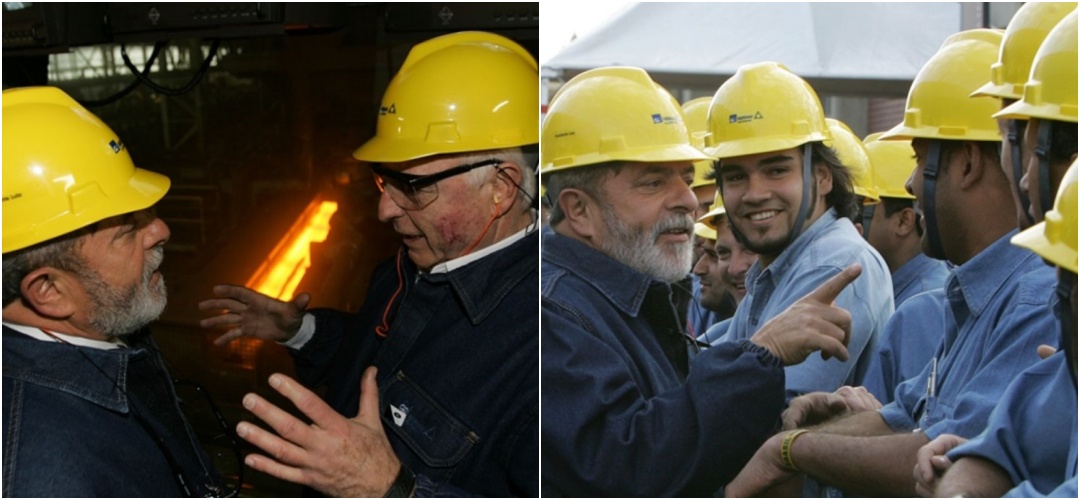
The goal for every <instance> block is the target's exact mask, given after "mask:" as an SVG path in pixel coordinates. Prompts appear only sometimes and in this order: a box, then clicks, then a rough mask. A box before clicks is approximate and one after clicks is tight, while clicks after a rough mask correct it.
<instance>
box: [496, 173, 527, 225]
mask: <svg viewBox="0 0 1080 500" xmlns="http://www.w3.org/2000/svg"><path fill="white" fill-rule="evenodd" d="M495 168H496V169H498V170H496V171H495V179H494V181H493V185H492V193H491V200H492V203H493V205H494V206H495V208H494V209H495V210H496V212H497V213H499V214H504V213H506V212H507V211H509V207H512V206H513V205H514V203H513V202H514V200H516V199H517V195H518V189H519V188H518V186H521V180H522V175H523V173H522V170H521V166H520V165H518V164H516V163H514V162H511V161H504V162H502V163H500V164H499V165H497V166H496V167H495ZM507 201H509V202H510V203H507Z"/></svg>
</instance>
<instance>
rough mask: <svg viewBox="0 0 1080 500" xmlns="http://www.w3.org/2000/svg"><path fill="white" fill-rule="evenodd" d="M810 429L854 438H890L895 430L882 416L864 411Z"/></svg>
mask: <svg viewBox="0 0 1080 500" xmlns="http://www.w3.org/2000/svg"><path fill="white" fill-rule="evenodd" d="M810 429H811V430H813V431H814V432H818V433H821V434H834V435H839V436H852V437H860V436H861V437H871V436H888V435H891V434H893V430H892V429H890V428H889V425H888V424H886V423H885V420H884V419H883V418H881V414H880V413H878V412H876V411H863V412H859V413H855V414H853V415H848V416H845V417H841V418H836V419H833V420H829V421H827V422H824V423H822V424H820V425H817V426H814V427H812V428H810Z"/></svg>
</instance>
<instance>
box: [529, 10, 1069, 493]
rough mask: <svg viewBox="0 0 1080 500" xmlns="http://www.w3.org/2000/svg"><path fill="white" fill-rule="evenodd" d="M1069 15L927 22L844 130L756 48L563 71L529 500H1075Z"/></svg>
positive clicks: (550, 171)
mask: <svg viewBox="0 0 1080 500" xmlns="http://www.w3.org/2000/svg"><path fill="white" fill-rule="evenodd" d="M1075 7H1076V4H1075V3H1071V4H1062V3H1056V4H1055V3H1028V4H1025V5H1024V6H1023V7H1021V8H1020V9H1019V11H1018V12H1017V14H1016V16H1015V17H1014V18H1013V19H1012V21H1011V22H1010V24H1009V25H1008V27H1007V29H1006V30H1004V31H1000V30H991V29H975V30H969V31H963V32H960V33H957V34H955V35H953V36H951V37H949V38H948V39H947V40H946V41H945V42H944V44H943V45H942V46H941V48H940V49H939V50H938V52H937V53H936V54H935V55H934V56H933V57H932V58H931V59H930V60H929V61H928V62H927V63H926V64H925V65H924V66H923V68H922V69H921V70H920V71H919V73H918V75H917V76H916V78H915V80H914V82H913V84H912V86H911V87H910V90H909V93H908V96H907V103H906V109H905V112H904V117H903V121H902V123H900V124H898V125H896V126H895V127H893V128H892V129H890V130H886V131H884V132H882V133H874V134H871V135H869V136H868V137H866V138H865V139H859V138H858V137H857V136H855V135H854V134H853V133H852V131H851V130H850V129H849V128H848V127H847V126H846V125H845V124H843V123H842V122H839V121H837V120H834V119H831V118H826V117H825V113H824V111H823V109H822V106H821V103H820V101H819V98H818V96H817V94H816V93H815V91H814V90H813V89H812V88H811V86H810V85H809V84H807V83H806V81H804V80H803V79H802V78H800V77H799V76H797V75H795V74H793V73H792V72H790V71H789V70H787V69H786V68H785V67H784V66H782V65H780V64H777V63H771V62H763V63H758V64H749V65H745V66H742V67H741V68H739V70H738V71H737V72H736V73H735V75H734V76H733V77H731V78H730V79H728V80H727V81H725V82H724V83H723V84H722V85H721V86H720V87H719V89H718V90H716V92H715V94H714V95H713V96H712V97H711V98H703V99H699V100H693V101H689V102H687V103H685V104H684V105H683V106H681V107H680V106H679V104H678V103H677V102H676V101H675V100H674V99H673V98H672V96H671V94H670V93H668V92H667V91H666V90H665V89H663V88H662V87H660V86H659V85H658V84H656V83H655V82H654V81H653V80H652V79H651V78H650V76H649V75H648V74H647V73H646V72H645V71H643V70H641V69H637V68H631V67H605V68H597V69H593V70H589V71H585V72H584V73H581V74H580V75H578V76H576V77H574V78H573V79H571V80H570V81H568V82H567V83H566V84H565V85H564V86H563V87H562V88H561V89H560V90H559V91H558V92H557V93H556V94H555V96H554V97H553V98H552V99H551V103H550V105H549V108H548V114H547V116H546V119H545V120H544V123H543V126H542V130H541V167H540V169H541V175H542V176H543V185H544V188H545V200H544V201H545V202H546V205H545V208H546V210H547V212H546V213H547V214H548V215H547V218H548V224H549V226H548V227H547V228H545V230H544V234H543V235H542V240H543V241H542V250H541V259H542V265H541V315H542V320H541V339H542V341H541V387H542V391H541V412H542V416H541V446H540V449H541V454H542V458H541V487H540V489H541V493H542V495H544V496H675V495H690V496H709V495H715V494H724V495H727V496H753V495H764V496H804V495H805V496H819V495H820V496H842V495H856V496H915V495H916V494H918V495H923V496H956V495H960V496H982V497H988V496H1002V495H1005V496H1022V497H1030V496H1066V497H1076V495H1077V440H1076V433H1077V431H1076V430H1077V420H1076V408H1077V399H1076V338H1077V333H1076V326H1075V323H1076V287H1077V278H1076V271H1077V242H1076V227H1077V220H1076V218H1077V213H1076V212H1077V208H1076V196H1077V181H1076V164H1075V163H1076V151H1077V130H1076V123H1077V112H1076V109H1077V108H1076V105H1077V66H1076V60H1077V14H1076V11H1075ZM988 77H989V78H988ZM988 80H989V82H988ZM1053 193H1057V195H1056V197H1055V196H1054V194H1053ZM710 198H711V199H713V200H714V201H713V202H712V204H711V205H710V206H708V207H706V206H705V204H706V203H707V201H705V200H708V199H710ZM691 272H692V278H691V277H688V273H691Z"/></svg>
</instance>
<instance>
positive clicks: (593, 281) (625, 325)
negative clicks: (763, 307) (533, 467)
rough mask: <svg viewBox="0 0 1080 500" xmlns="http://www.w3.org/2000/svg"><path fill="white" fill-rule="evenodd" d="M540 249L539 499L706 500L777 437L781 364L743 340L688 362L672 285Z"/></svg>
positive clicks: (587, 252) (548, 237) (608, 262)
mask: <svg viewBox="0 0 1080 500" xmlns="http://www.w3.org/2000/svg"><path fill="white" fill-rule="evenodd" d="M543 243H544V245H543V250H542V254H543V262H544V267H543V272H542V281H541V314H542V318H543V319H542V321H541V336H542V338H543V342H542V344H543V345H542V348H543V350H542V352H541V361H540V363H541V384H542V385H543V388H544V390H543V394H542V399H543V405H542V407H543V416H542V417H541V423H540V427H541V450H542V453H543V455H542V457H541V461H542V463H543V465H542V469H541V474H542V486H541V491H542V494H543V496H546V497H547V496H673V495H691V496H702V495H710V494H712V493H713V492H714V491H716V489H717V488H718V487H719V486H721V485H722V484H724V483H725V482H727V481H729V480H731V479H732V478H733V477H734V476H735V474H736V473H737V472H738V471H739V469H740V468H741V467H742V466H743V465H744V464H745V463H746V462H747V460H749V459H750V456H751V455H753V453H754V451H755V450H757V448H758V447H759V446H760V445H761V444H762V443H763V442H764V441H765V439H767V438H768V437H769V435H770V434H771V433H772V431H773V430H774V428H775V427H774V426H775V424H776V423H777V421H778V418H779V416H780V411H781V410H782V408H783V402H784V370H783V368H782V366H781V364H780V361H779V359H777V358H775V357H774V356H773V355H772V354H771V353H769V351H768V350H766V349H764V348H762V347H759V346H757V345H755V344H753V343H750V342H749V341H742V342H732V343H723V344H719V345H717V346H714V347H711V348H709V349H707V350H705V351H703V352H701V353H700V354H697V355H696V356H690V357H689V360H687V355H686V349H687V344H686V340H685V339H686V338H687V337H686V335H685V333H684V332H683V331H682V330H681V328H680V321H679V318H678V313H677V312H676V310H675V307H674V306H673V304H672V302H671V298H672V289H671V287H670V285H669V284H667V283H663V282H660V281H657V280H654V279H652V278H650V277H648V276H645V275H643V274H641V273H638V272H637V271H634V270H633V269H631V268H629V267H627V266H625V265H623V264H622V263H620V262H617V261H615V260H614V259H612V258H610V257H608V256H607V255H604V254H603V253H601V252H599V251H596V250H594V249H592V248H591V247H588V246H586V245H585V244H583V243H581V242H578V241H577V240H574V239H571V238H568V237H566V236H562V235H558V234H555V233H553V232H550V231H548V232H546V233H545V234H544V241H543ZM679 349H681V350H682V353H683V354H682V356H680V355H679V354H678V350H679ZM684 364H685V365H688V366H680V365H684Z"/></svg>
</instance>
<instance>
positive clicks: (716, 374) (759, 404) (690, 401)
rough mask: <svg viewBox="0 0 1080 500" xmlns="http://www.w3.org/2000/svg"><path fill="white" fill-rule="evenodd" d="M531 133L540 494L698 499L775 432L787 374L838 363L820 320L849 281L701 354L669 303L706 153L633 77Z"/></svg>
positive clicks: (833, 312)
mask: <svg viewBox="0 0 1080 500" xmlns="http://www.w3.org/2000/svg"><path fill="white" fill-rule="evenodd" d="M542 137H543V139H542V141H541V148H542V150H541V173H542V175H543V176H544V182H545V185H546V187H547V193H548V197H549V198H550V199H551V202H552V210H551V229H552V230H551V231H550V232H546V233H545V234H544V239H543V249H542V254H543V261H544V266H543V270H542V279H541V314H542V315H543V320H542V322H541V336H542V338H543V346H542V347H543V351H542V353H541V385H542V386H543V393H542V399H543V404H542V412H543V413H542V417H541V449H542V450H543V456H542V464H541V469H542V471H541V474H542V478H541V493H542V494H543V495H544V496H673V495H691V496H693V495H697V496H703V495H709V494H711V493H713V492H715V491H716V489H717V488H718V487H719V486H721V485H722V484H723V483H724V482H725V481H726V480H727V479H729V478H731V477H732V476H733V475H734V474H735V472H736V471H737V470H738V468H739V467H741V466H742V464H743V463H744V462H745V460H746V458H747V457H748V456H749V455H748V453H749V452H750V451H751V450H752V449H753V448H754V447H756V446H757V444H758V443H759V442H760V440H761V439H763V438H764V437H765V436H766V435H768V434H769V433H770V432H771V430H772V426H773V423H774V422H775V421H776V418H777V417H778V416H779V414H780V411H781V409H782V406H783V402H784V386H783V379H784V374H783V366H784V365H790V364H796V363H799V362H802V360H803V359H805V358H806V356H808V355H809V354H810V353H812V352H815V351H817V350H822V351H823V352H825V353H826V356H837V357H841V358H843V357H845V356H846V350H845V348H844V345H843V340H844V339H843V337H844V335H843V332H842V329H841V327H839V326H837V325H836V324H834V323H831V322H828V321H826V320H822V319H821V318H823V317H829V318H834V319H835V320H836V321H837V322H839V323H842V322H843V318H844V317H845V314H844V313H843V312H842V311H839V310H837V309H836V308H834V307H832V305H831V302H832V299H833V298H835V295H836V294H837V293H839V290H840V289H843V287H844V286H845V285H846V284H847V283H849V282H850V280H851V279H853V278H854V276H855V275H857V272H853V271H850V270H849V271H848V272H845V273H842V275H841V276H840V277H838V278H837V279H836V280H830V281H829V282H827V283H826V286H825V287H823V289H821V290H816V291H815V294H816V295H814V296H812V297H809V298H807V299H806V300H805V301H804V302H803V306H804V307H803V308H802V309H801V313H802V315H799V314H793V315H791V316H788V317H787V322H784V321H781V322H778V323H777V324H770V326H766V327H763V328H762V330H761V331H759V332H758V334H756V335H754V336H753V337H752V338H749V339H746V340H743V341H741V342H730V343H722V344H719V345H716V346H713V347H711V348H709V349H706V350H703V351H702V350H701V349H700V346H698V344H697V343H696V342H694V341H693V339H691V338H689V336H688V335H687V333H686V331H685V330H683V321H684V318H680V317H679V313H678V312H677V311H676V308H675V306H674V305H673V300H672V299H673V296H674V294H675V293H678V292H677V290H676V289H674V288H673V287H672V283H673V282H676V281H679V280H681V279H683V278H684V277H685V276H686V274H687V273H688V272H689V271H690V265H691V256H692V253H691V252H692V248H691V245H692V236H691V232H692V231H693V225H694V218H693V216H692V214H693V213H694V209H695V207H696V206H697V199H696V197H695V196H694V193H693V191H692V190H691V189H690V184H691V183H692V180H693V174H694V169H693V162H695V161H701V160H704V159H706V158H707V157H706V156H705V155H704V154H702V153H701V151H699V150H698V149H696V148H694V147H693V146H692V145H691V144H690V142H689V136H688V134H687V130H686V126H685V124H684V122H683V114H682V111H681V110H680V109H679V107H678V105H677V104H675V103H674V102H673V100H672V99H671V98H670V95H669V94H667V92H666V91H665V90H664V89H663V88H661V87H660V86H659V85H657V84H656V83H655V82H653V80H652V79H651V78H650V77H649V75H648V74H647V73H646V72H645V71H644V70H641V69H639V68H630V67H608V68H598V69H593V70H589V71H586V72H584V73H582V74H580V75H578V76H576V77H574V78H573V79H571V80H570V81H569V82H567V83H566V85H564V86H563V87H562V88H561V89H559V91H558V93H556V94H555V96H554V98H552V101H551V104H550V106H549V108H548V114H547V117H546V118H545V120H544V124H543V130H542ZM815 320H816V321H821V322H822V323H828V326H827V327H826V326H821V328H818V329H815V328H814V324H813V321H815ZM796 325H798V327H796Z"/></svg>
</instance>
